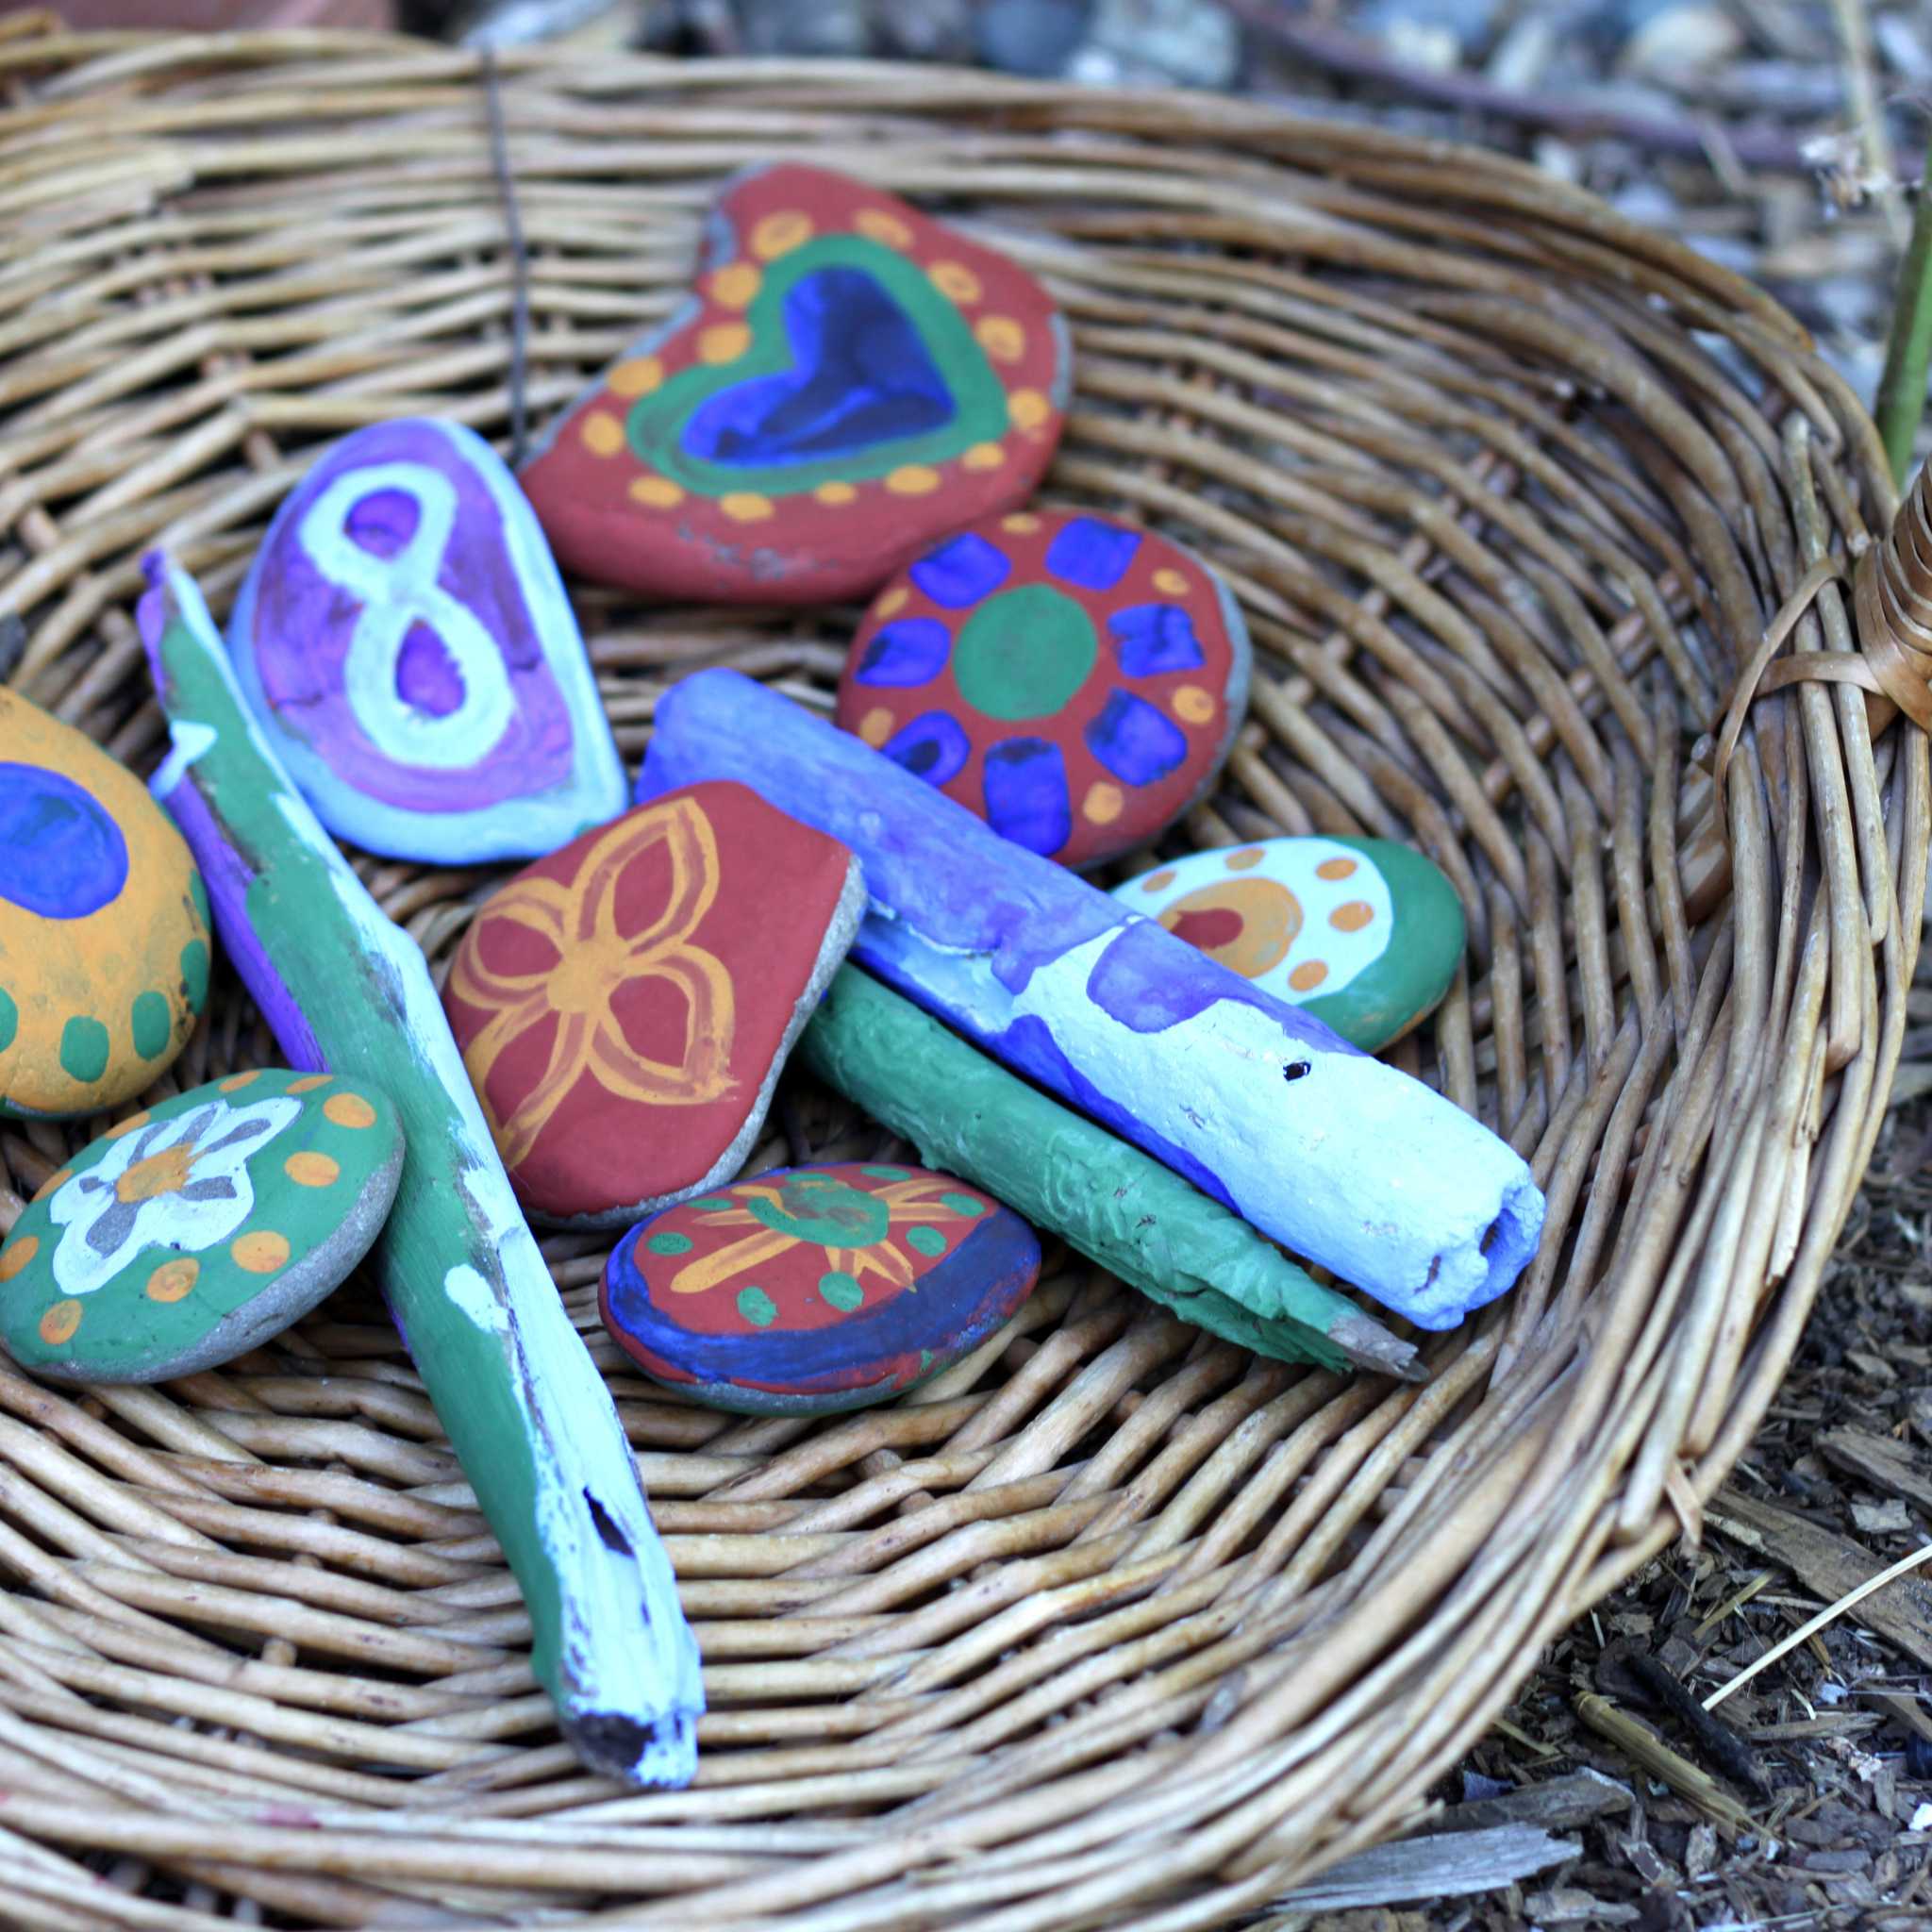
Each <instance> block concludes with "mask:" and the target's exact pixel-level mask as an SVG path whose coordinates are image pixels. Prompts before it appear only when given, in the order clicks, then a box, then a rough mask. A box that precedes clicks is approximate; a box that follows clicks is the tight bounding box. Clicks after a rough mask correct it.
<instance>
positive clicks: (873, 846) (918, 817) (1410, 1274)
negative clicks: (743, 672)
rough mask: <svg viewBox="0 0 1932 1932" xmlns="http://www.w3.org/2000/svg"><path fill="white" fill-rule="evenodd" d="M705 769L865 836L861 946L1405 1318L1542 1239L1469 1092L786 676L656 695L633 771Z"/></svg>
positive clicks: (702, 675)
mask: <svg viewBox="0 0 1932 1932" xmlns="http://www.w3.org/2000/svg"><path fill="white" fill-rule="evenodd" d="M700 778H736V779H737V780H739V781H740V783H741V784H745V785H749V786H750V787H751V788H752V790H753V791H757V792H758V793H760V794H761V795H762V796H763V797H765V798H766V799H768V800H769V801H770V802H771V803H772V804H774V805H775V806H776V807H777V808H779V809H780V810H781V811H788V812H790V813H791V815H792V816H793V817H794V818H799V819H803V820H804V821H805V822H806V824H810V825H816V826H817V827H818V828H819V829H820V830H821V831H824V832H829V833H830V834H831V835H832V836H833V837H834V838H835V839H840V840H842V841H844V843H845V844H847V845H848V846H850V847H851V849H852V850H853V852H854V853H856V854H857V855H858V861H859V863H860V864H861V865H862V866H863V867H864V868H865V884H866V891H867V892H868V893H869V894H870V896H871V908H872V909H871V910H870V912H869V913H868V914H867V916H866V918H865V920H864V921H863V922H862V923H861V924H860V926H859V930H858V940H857V941H856V942H855V943H854V946H853V951H852V957H853V958H855V959H856V960H857V961H858V963H859V964H861V965H863V966H866V967H868V968H869V969H870V970H871V971H873V972H874V973H875V974H877V975H878V976H879V977H880V978H881V979H884V980H885V981H886V982H887V983H888V984H889V985H891V986H893V987H895V988H897V989H898V991H901V992H904V993H907V994H908V995H909V996H910V997H911V998H912V999H913V1000H915V1001H916V1002H917V1003H918V1004H919V1005H921V1006H923V1007H924V1008H927V1009H928V1010H929V1011H931V1012H933V1013H935V1014H937V1015H938V1016H939V1018H941V1020H943V1021H945V1022H946V1023H947V1024H949V1025H951V1026H952V1027H954V1028H955V1029H956V1030H957V1031H958V1032H960V1033H962V1034H964V1035H965V1036H966V1038H967V1039H969V1040H971V1041H974V1043H975V1044H976V1045H979V1046H981V1047H983V1048H985V1050H986V1051H987V1052H988V1053H991V1054H992V1055H994V1056H995V1057H996V1058H999V1059H1002V1060H1004V1061H1006V1063H1007V1064H1008V1066H1009V1067H1012V1068H1013V1069H1014V1070H1015V1071H1017V1072H1018V1073H1020V1074H1024V1075H1026V1076H1027V1077H1029V1078H1031V1079H1033V1080H1036V1081H1038V1082H1039V1083H1040V1084H1041V1086H1043V1087H1045V1088H1046V1089H1047V1090H1048V1091H1050V1092H1052V1093H1054V1094H1056V1095H1057V1096H1058V1097H1059V1098H1060V1099H1062V1100H1065V1101H1068V1102H1069V1103H1071V1104H1072V1105H1073V1106H1075V1107H1077V1108H1080V1110H1081V1111H1082V1112H1084V1113H1086V1114H1088V1115H1090V1116H1091V1118H1093V1119H1094V1120H1097V1121H1098V1122H1099V1123H1100V1124H1102V1125H1103V1126H1105V1127H1108V1128H1110V1129H1111V1130H1112V1131H1113V1132H1115V1133H1117V1134H1119V1135H1120V1136H1121V1137H1122V1139H1124V1140H1127V1141H1133V1142H1134V1143H1135V1145H1137V1146H1139V1147H1141V1149H1142V1150H1143V1151H1144V1152H1146V1153H1148V1154H1150V1155H1152V1156H1153V1157H1154V1158H1156V1159H1157V1160H1159V1161H1161V1162H1163V1163H1164V1164H1165V1165H1166V1166H1168V1167H1170V1168H1172V1169H1173V1170H1174V1172H1175V1173H1176V1174H1181V1175H1182V1176H1183V1177H1184V1178H1186V1179H1187V1180H1188V1181H1190V1182H1191V1183H1192V1184H1193V1185H1194V1186H1195V1187H1197V1188H1198V1189H1200V1191H1202V1192H1203V1193H1205V1194H1207V1195H1208V1196H1209V1197H1210V1198H1211V1199H1213V1200H1216V1201H1219V1202H1220V1203H1221V1204H1222V1205H1223V1206H1224V1207H1225V1208H1231V1209H1232V1210H1233V1211H1234V1212H1235V1213H1236V1214H1238V1215H1240V1216H1241V1219H1243V1220H1244V1221H1247V1222H1249V1223H1250V1224H1252V1225H1254V1226H1256V1227H1257V1228H1259V1229H1260V1230H1261V1232H1262V1233H1263V1234H1266V1235H1270V1236H1272V1237H1273V1238H1274V1240H1276V1241H1280V1242H1281V1243H1282V1244H1283V1245H1284V1246H1285V1247H1287V1248H1289V1249H1291V1251H1292V1252H1293V1253H1295V1254H1297V1255H1300V1256H1303V1257H1306V1258H1307V1259H1308V1260H1309V1261H1312V1262H1314V1263H1316V1264H1318V1265H1319V1266H1321V1267H1324V1268H1326V1269H1328V1270H1329V1271H1330V1272H1331V1273H1333V1274H1335V1275H1337V1276H1338V1277H1339V1278H1341V1280H1343V1281H1347V1282H1350V1283H1352V1284H1354V1285H1355V1286H1357V1287H1359V1288H1362V1289H1364V1290H1366V1291H1368V1292H1369V1293H1370V1294H1372V1295H1374V1297H1375V1299H1376V1300H1377V1301H1379V1302H1381V1303H1383V1304H1384V1305H1385V1306H1386V1307H1391V1308H1394V1309H1396V1310H1397V1311H1398V1312H1399V1313H1401V1314H1404V1315H1406V1316H1407V1317H1408V1319H1409V1320H1410V1321H1412V1322H1414V1323H1415V1324H1417V1326H1418V1327H1423V1328H1452V1327H1454V1326H1455V1325H1456V1324H1457V1323H1458V1322H1460V1321H1461V1320H1462V1319H1463V1317H1464V1316H1465V1315H1467V1314H1468V1313H1469V1311H1470V1310H1471V1309H1472V1308H1475V1307H1481V1306H1482V1305H1483V1304H1484V1303H1485V1302H1489V1301H1492V1300H1494V1298H1495V1297H1496V1296H1497V1295H1499V1294H1501V1293H1503V1292H1504V1291H1506V1290H1507V1289H1508V1288H1509V1287H1510V1286H1511V1285H1512V1284H1513V1283H1514V1282H1515V1280H1516V1277H1517V1275H1518V1274H1521V1272H1522V1270H1523V1268H1524V1264H1525V1263H1526V1262H1527V1261H1528V1259H1529V1257H1530V1256H1531V1255H1533V1254H1534V1253H1535V1252H1536V1245H1537V1238H1538V1236H1539V1234H1540V1233H1541V1228H1542V1220H1543V1198H1542V1195H1541V1192H1539V1191H1538V1189H1537V1186H1536V1183H1535V1180H1534V1179H1533V1178H1532V1176H1531V1174H1530V1171H1529V1169H1528V1167H1527V1166H1526V1165H1525V1163H1524V1161H1523V1159H1522V1158H1520V1157H1519V1156H1518V1155H1517V1154H1515V1153H1514V1152H1513V1151H1512V1150H1511V1149H1510V1148H1508V1147H1507V1146H1506V1145H1504V1143H1503V1142H1502V1141H1499V1140H1497V1139H1496V1137H1495V1136H1494V1135H1493V1134H1491V1133H1490V1132H1489V1131H1488V1130H1487V1129H1486V1128H1484V1127H1483V1126H1482V1125H1480V1124H1478V1123H1477V1122H1475V1121H1474V1120H1472V1119H1471V1118H1470V1116H1469V1115H1468V1114H1466V1113H1463V1112H1462V1111H1461V1110H1460V1109H1459V1108H1457V1107H1455V1106H1453V1105H1452V1104H1451V1103H1450V1102H1449V1101H1447V1100H1445V1099H1443V1097H1442V1096H1441V1094H1440V1093H1437V1092H1435V1091H1433V1090H1432V1089H1430V1088H1427V1087H1424V1085H1423V1084H1422V1082H1421V1081H1419V1080H1411V1079H1409V1078H1408V1077H1407V1075H1406V1074H1401V1073H1398V1072H1397V1071H1396V1070H1395V1069H1394V1068H1393V1067H1391V1066H1385V1065H1384V1064H1383V1063H1382V1062H1381V1061H1379V1060H1375V1059H1372V1058H1370V1057H1369V1056H1368V1055H1366V1054H1364V1053H1361V1052H1359V1051H1357V1049H1356V1048H1355V1047H1352V1046H1350V1045H1348V1044H1347V1042H1346V1041H1342V1040H1340V1039H1338V1038H1337V1037H1336V1036H1335V1035H1334V1034H1333V1033H1331V1032H1330V1031H1329V1030H1328V1028H1327V1027H1325V1026H1324V1025H1323V1024H1321V1023H1320V1022H1319V1021H1317V1020H1312V1019H1310V1018H1308V1016H1307V1014H1305V1013H1303V1012H1301V1011H1299V1010H1297V1009H1296V1008H1293V1007H1290V1006H1286V1005H1284V1004H1283V1003H1282V1002H1281V1001H1279V1000H1277V999H1275V998H1274V997H1273V996H1272V995H1270V994H1269V993H1267V992H1264V991H1262V990H1261V989H1260V988H1258V987H1257V986H1256V985H1254V984H1253V983H1252V982H1251V981H1249V980H1246V979H1242V978H1241V977H1240V976H1239V975H1238V974H1233V973H1230V972H1229V971H1228V970H1227V969H1226V968H1225V967H1224V966H1222V965H1220V964H1218V963H1217V962H1216V961H1215V960H1213V959H1211V958H1208V956H1207V955H1206V954H1205V953H1202V952H1200V951H1198V950H1197V949H1196V948H1195V947H1193V946H1191V945H1189V944H1188V942H1187V941H1185V940H1181V939H1176V938H1175V937H1174V934H1173V933H1171V932H1169V931H1167V930H1166V929H1165V928H1164V927H1162V926H1160V925H1158V924H1156V923H1155V922H1154V921H1152V920H1148V919H1142V918H1141V917H1140V916H1139V915H1138V914H1136V913H1133V912H1130V911H1129V910H1128V909H1127V908H1125V907H1124V906H1123V905H1122V904H1121V903H1120V902H1119V901H1118V900H1116V899H1113V898H1111V897H1109V896H1108V894H1107V893H1105V892H1103V891H1100V890H1099V889H1098V888H1097V887H1094V886H1090V885H1088V884H1087V883H1086V882H1085V881H1084V880H1083V879H1080V878H1078V877H1076V876H1075V875H1074V874H1073V873H1071V872H1069V871H1067V870H1066V868H1065V867H1064V866H1058V865H1056V864H1054V863H1053V861H1052V860H1051V859H1047V858H1041V857H1040V855H1039V854H1038V853H1034V852H1028V851H1026V850H1025V849H1024V847H1022V846H1019V845H1015V844H1013V843H1011V842H1010V841H1008V840H1005V839H1002V838H1001V837H1000V836H999V835H998V833H996V832H994V831H993V830H992V828H991V826H990V825H988V824H986V822H985V821H984V820H982V819H978V818H975V817H974V815H973V814H972V813H971V812H969V811H967V810H966V809H965V808H964V807H962V806H959V805H957V804H955V803H954V802H953V800H952V799H950V798H948V797H946V796H945V794H944V793H943V792H941V791H935V790H934V789H933V787H932V786H930V785H928V784H926V783H925V782H924V780H923V779H921V778H918V777H916V776H915V775H914V774H912V773H910V772H908V771H906V770H905V769H904V768H903V767H901V766H899V765H897V764H895V763H894V762H893V761H892V760H891V758H886V757H884V756H883V755H882V754H881V753H879V752H876V751H874V750H873V749H872V747H871V746H869V745H867V744H864V743H862V742H861V741H859V740H858V739H857V738H855V737H853V736H852V735H851V734H850V733H848V732H843V731H837V730H834V729H833V728H832V726H831V725H830V724H826V723H824V721H823V720H821V719H817V718H814V717H813V716H812V715H811V714H810V713H809V712H808V711H806V710H804V709H803V708H801V707H799V706H797V705H794V704H792V703H791V701H790V700H789V699H788V698H786V697H784V696H783V695H782V694H780V693H779V692H777V691H771V690H768V689H767V688H766V687H765V686H763V685H761V684H758V683H755V682H754V681H753V680H752V679H750V678H748V677H741V676H740V675H738V674H737V673H735V672H731V671H724V670H711V671H700V672H698V673H696V674H695V675H692V676H690V677H687V678H685V679H684V680H683V681H682V682H681V683H679V684H678V685H677V686H676V687H675V689H674V690H673V691H669V692H668V693H667V694H666V695H665V696H664V697H663V698H662V699H661V700H660V701H659V703H658V712H657V720H656V729H655V731H654V734H653V736H652V739H651V746H650V751H649V753H648V755H647V756H646V758H645V760H644V767H643V771H642V773H641V774H640V776H639V779H638V796H639V797H640V798H641V799H642V798H655V797H658V795H659V794H661V793H662V792H665V791H670V790H671V789H672V788H673V787H674V786H677V785H684V784H689V783H691V782H692V781H693V780H696V779H700Z"/></svg>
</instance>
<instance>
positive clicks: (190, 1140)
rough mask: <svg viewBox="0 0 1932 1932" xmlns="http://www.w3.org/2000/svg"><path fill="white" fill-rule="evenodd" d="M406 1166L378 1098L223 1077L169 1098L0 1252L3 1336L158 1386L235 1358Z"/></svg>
mask: <svg viewBox="0 0 1932 1932" xmlns="http://www.w3.org/2000/svg"><path fill="white" fill-rule="evenodd" d="M402 1172H403V1133H402V1128H401V1125H400V1124H398V1122H397V1119H396V1112H395V1108H394V1107H393V1106H392V1105H391V1102H390V1100H389V1098H388V1096H387V1095H386V1094H383V1093H381V1092H379V1091H377V1090H376V1089H375V1088H373V1087H369V1086H365V1085H364V1084H362V1083H361V1082H359V1081H358V1082H355V1083H353V1084H352V1083H351V1082H349V1081H347V1080H343V1079H340V1078H338V1077H336V1076H335V1075H332V1074H291V1073H287V1072H285V1071H281V1070H278V1069H273V1068H271V1069H264V1070H263V1071H261V1072H258V1073H247V1074H230V1075H229V1076H228V1078H226V1079H225V1080H216V1081H214V1082H212V1083H211V1084H210V1085H208V1086H207V1087H197V1088H195V1089H194V1091H192V1092H191V1093H182V1094H177V1095H176V1096H175V1098H174V1099H173V1100H164V1101H163V1102H162V1103H161V1104H160V1105H159V1106H158V1107H157V1108H152V1109H151V1110H150V1111H148V1112H146V1113H138V1114H136V1115H135V1116H134V1117H133V1119H132V1120H125V1121H123V1122H122V1123H121V1124H120V1125H119V1126H117V1127H114V1128H112V1129H110V1130H109V1131H108V1133H106V1134H104V1135H102V1137H101V1138H100V1139H99V1140H98V1141H94V1142H93V1144H92V1146H90V1147H89V1148H87V1149H86V1151H85V1152H83V1153H82V1154H81V1155H79V1156H78V1157H77V1158H75V1160H74V1161H73V1162H72V1163H71V1164H70V1165H69V1166H67V1167H64V1168H62V1169H61V1170H60V1172H59V1173H58V1174H55V1175H54V1177H53V1178H52V1179H51V1180H50V1181H48V1183H47V1184H46V1186H45V1187H43V1188H42V1190H41V1191H40V1192H39V1193H38V1194H36V1195H35V1196H34V1198H33V1201H32V1203H31V1204H30V1205H29V1207H28V1208H27V1210H26V1212H25V1214H23V1215H22V1216H21V1217H20V1219H19V1221H17V1222H16V1223H15V1224H14V1227H13V1233H12V1235H11V1237H10V1238H9V1239H8V1242H7V1245H6V1246H5V1247H4V1248H0V1341H4V1342H5V1344H6V1347H7V1352H8V1354H9V1355H10V1356H12V1357H13V1358H14V1360H15V1361H17V1362H19V1363H20V1364H21V1366H22V1367H23V1368H26V1369H31V1370H32V1371H33V1373H34V1374H37V1375H46V1376H51V1377H53V1378H54V1379H56V1380H58V1381H64V1382H158V1381H160V1380H162V1379H163V1378H164V1377H167V1376H170V1375H187V1374H193V1373H194V1371H195V1370H197V1369H207V1368H212V1367H214V1366H215V1364H216V1363H218V1362H225V1361H230V1360H232V1359H233V1358H234V1357H236V1356H238V1355H245V1354H246V1353H247V1352H248V1351H249V1350H250V1349H251V1348H254V1347H256V1346H257V1345H258V1344H259V1343H260V1342H263V1341H267V1340H268V1339H269V1337H270V1336H272V1335H275V1334H278V1333H279V1332H280V1331H281V1330H282V1329H284V1328H286V1327H287V1326H288V1325H289V1324H290V1323H291V1322H293V1321H296V1320H298V1319H299V1318H300V1317H301V1316H303V1315H306V1314H307V1313H308V1310H309V1309H310V1308H312V1307H315V1305H316V1304H317V1303H318V1302H319V1301H321V1300H322V1298H323V1297H324V1296H325V1294H327V1293H328V1292H329V1291H330V1290H331V1289H332V1288H334V1287H335V1286H336V1285H337V1283H339V1282H340V1281H341V1279H342V1277H343V1276H344V1275H345V1274H348V1272H349V1270H350V1269H352V1268H353V1267H354V1266H355V1265H356V1263H357V1262H358V1261H359V1260H360V1259H361V1258H362V1257H363V1255H364V1254H365V1253H367V1252H368V1249H369V1246H370V1244H371V1243H372V1242H373V1241H375V1237H376V1235H377V1233H378V1232H379V1231H380V1230H381V1227H382V1224H383V1219H384V1217H385V1216H386V1215H387V1214H388V1213H389V1207H390V1202H391V1200H392V1199H393V1198H394V1196H395V1191H396V1183H397V1181H398V1180H399V1179H400V1178H401V1177H402Z"/></svg>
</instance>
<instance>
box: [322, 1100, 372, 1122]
mask: <svg viewBox="0 0 1932 1932" xmlns="http://www.w3.org/2000/svg"><path fill="white" fill-rule="evenodd" d="M322 1110H323V1113H324V1114H325V1116H326V1117H327V1118H328V1119H329V1120H332V1121H333V1122H335V1124H336V1125H337V1126H339V1127H373V1126H374V1125H375V1108H373V1107H371V1106H370V1104H369V1103H368V1102H367V1101H366V1100H364V1099H363V1098H362V1096H361V1095H360V1094H359V1093H331V1094H330V1095H329V1097H328V1098H327V1099H326V1100H325V1101H324V1102H323V1104H322Z"/></svg>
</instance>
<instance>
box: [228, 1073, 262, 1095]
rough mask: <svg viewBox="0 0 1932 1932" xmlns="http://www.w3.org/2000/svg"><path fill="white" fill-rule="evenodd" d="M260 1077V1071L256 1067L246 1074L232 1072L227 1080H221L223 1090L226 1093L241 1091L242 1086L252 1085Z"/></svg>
mask: <svg viewBox="0 0 1932 1932" xmlns="http://www.w3.org/2000/svg"><path fill="white" fill-rule="evenodd" d="M260 1078H261V1074H260V1072H259V1071H258V1070H256V1069H251V1070H250V1071H249V1072H248V1073H245V1074H229V1075H228V1077H227V1078H226V1079H225V1080H224V1081H222V1082H221V1090H222V1091H223V1092H224V1093H239V1092H241V1091H242V1088H244V1087H247V1086H249V1085H251V1084H252V1083H253V1082H255V1081H257V1080H258V1079H260Z"/></svg>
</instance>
